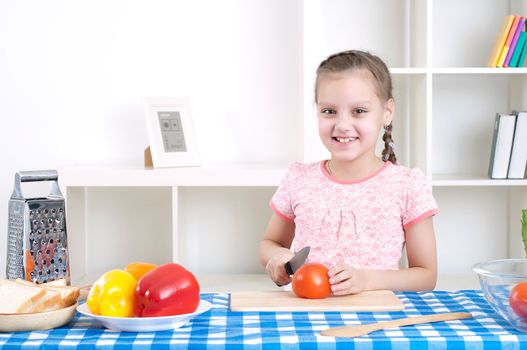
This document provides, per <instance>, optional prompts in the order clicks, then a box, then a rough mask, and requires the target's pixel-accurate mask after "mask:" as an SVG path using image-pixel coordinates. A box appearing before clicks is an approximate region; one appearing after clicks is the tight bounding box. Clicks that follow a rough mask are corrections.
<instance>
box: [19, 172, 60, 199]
mask: <svg viewBox="0 0 527 350" xmlns="http://www.w3.org/2000/svg"><path fill="white" fill-rule="evenodd" d="M58 178H59V174H58V172H57V171H56V170H31V171H18V172H17V173H16V174H15V188H14V189H13V194H12V195H11V198H13V199H15V198H17V199H23V198H24V197H23V196H22V190H21V187H20V183H22V182H35V181H52V183H51V191H50V193H49V196H48V197H50V198H63V197H62V192H60V188H59V184H58V182H57V180H58Z"/></svg>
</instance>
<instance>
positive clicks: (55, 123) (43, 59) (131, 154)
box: [0, 0, 302, 277]
mask: <svg viewBox="0 0 527 350" xmlns="http://www.w3.org/2000/svg"><path fill="white" fill-rule="evenodd" d="M270 3H271V4H270ZM264 5H265V6H264ZM299 6H301V4H300V1H299V0H295V1H291V0H288V1H281V0H252V1H244V0H222V1H212V0H211V1H204V0H192V1H190V0H188V1H175V0H171V1H169V0H167V1H162V0H148V1H147V0H145V1H133V0H126V1H124V0H123V1H115V0H107V1H98V0H95V1H94V0H89V1H45V2H43V1H20V2H19V1H14V0H2V1H0V108H1V109H0V115H1V120H2V122H3V124H2V126H1V127H0V152H1V163H2V166H1V171H0V276H2V277H3V276H4V275H5V253H6V242H7V238H6V234H7V204H8V200H9V197H10V195H11V191H12V188H13V176H14V173H15V172H16V171H18V170H38V169H54V168H59V167H62V166H69V165H77V164H97V165H100V164H112V165H130V164H135V165H140V164H142V155H143V150H144V148H145V147H146V146H147V143H148V141H147V135H146V130H145V121H144V116H143V111H142V106H141V97H142V96H175V97H189V98H190V99H191V103H192V110H193V117H194V121H195V126H196V129H197V137H198V142H199V146H200V150H201V154H202V161H203V164H213V163H262V164H268V163H271V162H272V163H280V164H285V163H288V162H289V161H291V160H298V159H300V158H301V153H302V150H301V149H300V148H299V147H301V145H302V131H301V130H300V131H298V129H299V128H300V129H301V128H302V127H301V121H302V116H301V113H302V100H301V93H302V89H301V86H300V85H301V80H302V79H301V74H302V71H301V69H302V65H301V62H302V60H301V42H302V41H301V33H300V26H301V23H300V19H299V16H301V10H300V9H299ZM59 182H60V179H59Z"/></svg>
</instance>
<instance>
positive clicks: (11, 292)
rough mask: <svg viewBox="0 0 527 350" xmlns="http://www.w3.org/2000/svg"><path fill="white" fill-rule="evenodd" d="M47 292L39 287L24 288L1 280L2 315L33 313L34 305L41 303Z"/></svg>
mask: <svg viewBox="0 0 527 350" xmlns="http://www.w3.org/2000/svg"><path fill="white" fill-rule="evenodd" d="M45 295H46V290H45V289H43V288H40V287H37V286H28V285H26V286H23V285H21V284H20V283H16V282H15V281H12V280H4V279H0V313H2V314H15V313H28V312H33V311H31V310H32V309H33V305H35V304H39V303H41V302H42V301H41V299H43V298H45Z"/></svg>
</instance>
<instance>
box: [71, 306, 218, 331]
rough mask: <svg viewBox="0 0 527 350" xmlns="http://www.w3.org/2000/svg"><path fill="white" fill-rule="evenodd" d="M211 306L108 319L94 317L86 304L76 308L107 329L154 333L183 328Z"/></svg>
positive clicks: (98, 316)
mask: <svg viewBox="0 0 527 350" xmlns="http://www.w3.org/2000/svg"><path fill="white" fill-rule="evenodd" d="M211 307H212V304H211V303H209V302H208V301H206V300H200V302H199V305H198V308H197V309H196V311H194V312H193V313H191V314H183V315H175V316H160V317H109V316H100V315H94V314H92V313H91V312H90V309H88V306H87V305H86V303H84V304H82V305H80V306H79V307H77V311H79V312H80V313H81V314H83V315H86V316H88V317H91V318H94V319H96V320H97V321H99V322H100V323H102V325H103V326H104V327H106V328H108V329H111V330H114V331H121V332H155V331H164V330H167V329H175V328H179V327H181V326H183V325H184V324H186V323H187V322H188V321H190V320H191V319H193V318H194V317H196V316H198V315H200V314H202V313H204V312H206V311H209V310H210V308H211Z"/></svg>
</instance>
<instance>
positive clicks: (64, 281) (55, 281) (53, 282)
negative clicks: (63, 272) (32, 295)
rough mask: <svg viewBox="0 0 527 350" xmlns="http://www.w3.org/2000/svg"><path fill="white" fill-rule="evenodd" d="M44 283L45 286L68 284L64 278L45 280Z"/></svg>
mask: <svg viewBox="0 0 527 350" xmlns="http://www.w3.org/2000/svg"><path fill="white" fill-rule="evenodd" d="M44 285H46V286H64V287H66V286H67V285H68V283H67V282H66V279H65V278H59V279H58V280H54V281H50V282H46V283H44Z"/></svg>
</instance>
